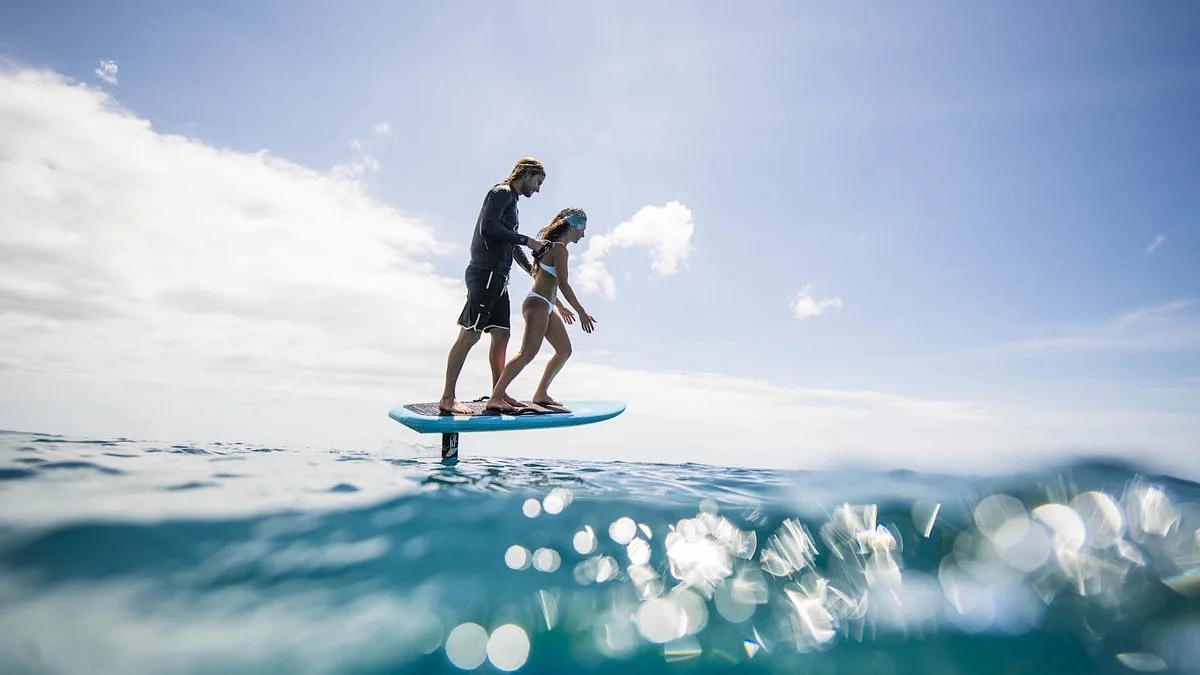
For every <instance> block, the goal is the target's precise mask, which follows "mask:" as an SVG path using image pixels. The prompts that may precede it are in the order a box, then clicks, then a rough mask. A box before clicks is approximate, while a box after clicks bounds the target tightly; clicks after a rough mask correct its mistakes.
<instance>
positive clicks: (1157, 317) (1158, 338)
mask: <svg viewBox="0 0 1200 675" xmlns="http://www.w3.org/2000/svg"><path fill="white" fill-rule="evenodd" d="M1194 304H1195V302H1194V301H1192V300H1175V301H1173V302H1168V303H1164V304H1161V305H1154V306H1151V307H1143V308H1141V309H1137V310H1133V311H1131V312H1126V313H1125V314H1122V315H1120V316H1117V317H1115V318H1113V319H1110V320H1108V321H1104V322H1100V323H1094V324H1085V325H1078V326H1068V327H1064V328H1061V329H1059V330H1057V331H1055V332H1056V333H1057V335H1053V336H1051V337H1039V338H1034V339H1030V340H1021V341H1018V342H1013V343H1009V344H1005V345H1000V346H998V347H995V348H992V349H991V350H990V351H994V352H996V353H1000V354H1003V355H1009V356H1027V357H1032V356H1045V355H1053V354H1061V353H1065V352H1072V351H1127V352H1170V351H1178V350H1186V349H1195V348H1196V347H1200V316H1197V315H1196V314H1195V313H1194V312H1188V311H1186V310H1187V309H1188V308H1190V307H1192V306H1193V305H1194Z"/></svg>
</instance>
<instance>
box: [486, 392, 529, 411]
mask: <svg viewBox="0 0 1200 675" xmlns="http://www.w3.org/2000/svg"><path fill="white" fill-rule="evenodd" d="M514 401H515V403H516V405H514V404H513V403H514ZM524 407H525V404H523V403H521V402H520V401H516V400H515V399H514V398H513V397H511V396H509V395H508V392H504V393H502V394H501V395H499V396H490V397H488V402H487V405H486V406H484V408H485V409H486V410H491V411H492V412H501V413H511V412H513V411H515V410H520V409H521V408H524Z"/></svg>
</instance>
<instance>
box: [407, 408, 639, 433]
mask: <svg viewBox="0 0 1200 675" xmlns="http://www.w3.org/2000/svg"><path fill="white" fill-rule="evenodd" d="M562 407H563V408H565V409H567V410H568V411H569V412H563V413H541V414H537V415H504V414H489V415H479V414H476V415H424V414H421V413H418V412H415V411H413V410H410V409H409V408H407V407H405V406H404V405H398V406H396V407H394V408H392V409H391V410H390V411H388V417H391V418H392V419H394V420H396V421H397V422H399V423H400V424H403V425H404V426H406V427H408V428H409V429H412V430H413V431H416V432H418V433H422V434H438V433H441V434H457V433H468V432H479V431H515V430H518V429H549V428H554V427H574V426H579V425H581V424H593V423H595V422H603V421H604V420H608V419H612V418H614V417H616V416H617V415H620V414H621V413H622V412H625V404H624V403H622V402H620V401H563V405H562Z"/></svg>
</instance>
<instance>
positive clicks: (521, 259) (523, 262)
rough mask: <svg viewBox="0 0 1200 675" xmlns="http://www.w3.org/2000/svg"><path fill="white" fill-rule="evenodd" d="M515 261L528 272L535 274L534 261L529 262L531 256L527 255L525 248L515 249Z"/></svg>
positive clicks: (531, 274) (530, 274)
mask: <svg viewBox="0 0 1200 675" xmlns="http://www.w3.org/2000/svg"><path fill="white" fill-rule="evenodd" d="M513 262H515V263H517V264H518V265H520V266H521V269H523V270H525V273H526V274H528V275H529V276H533V263H531V262H529V258H528V257H527V256H526V255H525V249H523V248H514V249H513Z"/></svg>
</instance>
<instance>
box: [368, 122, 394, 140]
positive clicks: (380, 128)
mask: <svg viewBox="0 0 1200 675" xmlns="http://www.w3.org/2000/svg"><path fill="white" fill-rule="evenodd" d="M371 129H372V130H373V131H374V132H375V135H376V136H387V135H388V134H390V133H392V125H391V124H390V123H389V122H387V121H386V120H385V121H383V122H380V123H379V124H376V125H375V126H374V127H372V128H371Z"/></svg>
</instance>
